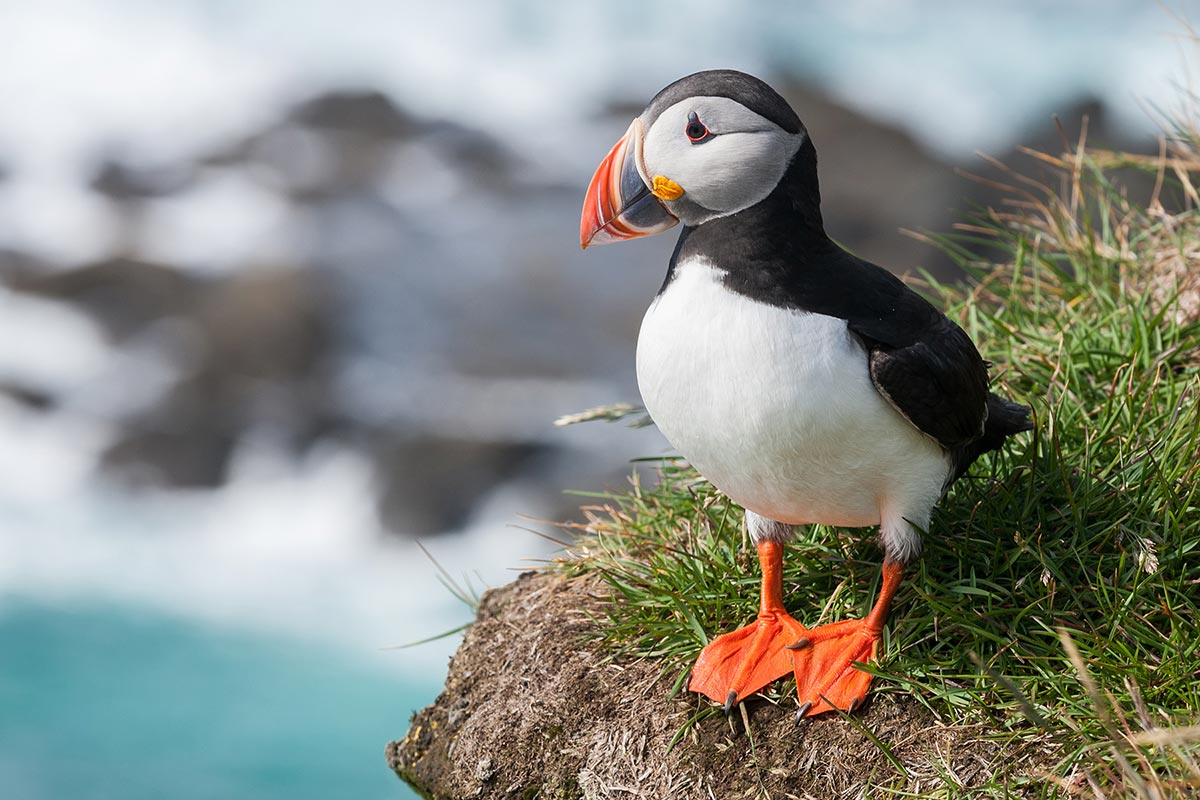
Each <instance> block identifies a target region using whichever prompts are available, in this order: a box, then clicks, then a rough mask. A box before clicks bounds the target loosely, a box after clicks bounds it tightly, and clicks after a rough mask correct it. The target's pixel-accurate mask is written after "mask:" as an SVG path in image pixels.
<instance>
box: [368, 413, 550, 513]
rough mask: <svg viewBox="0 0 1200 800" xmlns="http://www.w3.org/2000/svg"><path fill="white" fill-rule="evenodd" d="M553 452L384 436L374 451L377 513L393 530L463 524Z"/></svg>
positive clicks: (519, 445) (530, 446)
mask: <svg viewBox="0 0 1200 800" xmlns="http://www.w3.org/2000/svg"><path fill="white" fill-rule="evenodd" d="M551 450H552V448H550V447H548V446H546V445H541V444H537V443H533V442H519V441H513V442H488V441H480V440H477V439H465V438H461V439H460V438H453V437H448V436H439V435H437V434H434V433H423V432H416V433H414V434H412V435H410V436H396V435H392V436H390V437H388V436H384V437H381V438H380V439H377V440H376V442H375V444H374V446H373V448H372V455H373V457H374V461H375V465H376V469H377V472H378V475H379V484H380V485H379V492H380V494H379V513H380V518H381V519H382V520H383V522H384V524H385V525H386V526H387V527H388V528H389V529H391V530H394V531H397V532H403V533H405V534H407V535H412V536H427V535H431V534H438V533H445V532H447V531H452V530H455V529H457V528H459V527H461V526H462V525H463V523H465V522H466V521H467V520H468V519H469V518H470V517H471V514H472V512H473V511H474V509H475V508H476V505H477V503H478V502H479V500H480V499H481V498H482V497H483V496H484V495H485V494H487V493H488V492H490V491H491V490H492V489H493V488H495V487H496V486H497V485H498V484H500V483H503V482H505V481H506V480H508V479H510V478H512V477H513V476H515V475H518V474H520V473H521V472H523V471H524V470H526V469H528V468H529V466H530V462H531V461H533V460H534V459H537V458H539V457H541V456H545V455H547V454H548V453H549V452H550V451H551Z"/></svg>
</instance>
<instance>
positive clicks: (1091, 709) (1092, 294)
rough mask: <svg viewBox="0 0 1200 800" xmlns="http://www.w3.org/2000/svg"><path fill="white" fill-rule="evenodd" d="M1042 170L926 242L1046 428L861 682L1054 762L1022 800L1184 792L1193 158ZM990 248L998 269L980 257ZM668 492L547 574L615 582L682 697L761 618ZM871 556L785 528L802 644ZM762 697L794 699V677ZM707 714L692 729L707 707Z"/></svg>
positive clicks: (696, 487)
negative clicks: (963, 274) (725, 643)
mask: <svg viewBox="0 0 1200 800" xmlns="http://www.w3.org/2000/svg"><path fill="white" fill-rule="evenodd" d="M1030 155H1031V156H1034V157H1035V158H1036V159H1037V164H1038V167H1037V168H1038V169H1039V170H1040V171H1042V172H1043V173H1045V174H1044V175H1043V176H1042V177H1041V178H1039V179H1034V178H1030V177H1026V176H1023V175H1018V174H1016V173H1011V178H1012V180H1011V181H1010V185H1009V187H1008V188H1009V189H1010V194H1011V196H1012V200H1011V201H1010V202H1008V203H1006V204H1005V205H1004V206H1002V207H1001V208H1000V209H998V210H989V211H987V212H984V213H981V214H979V215H977V217H976V218H975V219H974V220H973V221H972V222H971V223H970V224H967V225H964V226H962V227H961V229H960V230H958V231H957V232H956V233H955V234H953V235H952V236H947V237H941V238H939V239H938V244H940V245H941V246H942V247H944V248H946V249H947V250H948V251H949V252H951V253H953V254H956V255H958V256H960V257H961V259H962V261H963V262H964V266H965V267H966V268H967V269H968V270H969V271H970V273H971V276H972V283H971V285H970V286H969V287H966V288H963V287H957V286H945V285H937V284H933V283H928V284H927V285H926V288H927V290H928V292H929V293H930V296H931V297H932V298H933V299H934V300H935V302H936V303H937V304H939V305H940V306H941V307H943V308H945V309H946V310H947V313H948V314H949V316H950V317H951V318H952V319H954V320H956V321H957V322H958V323H959V324H960V325H962V326H963V328H964V329H965V330H966V331H967V332H968V333H969V334H970V335H971V337H972V338H973V339H974V340H975V342H976V343H977V344H978V345H979V348H980V351H981V352H982V353H983V354H984V357H985V358H988V359H990V360H991V361H993V362H994V366H993V369H992V374H993V385H994V387H996V388H998V390H999V391H1001V392H1002V393H1003V394H1005V395H1006V396H1010V397H1013V398H1015V399H1018V400H1020V401H1021V402H1024V403H1027V404H1029V405H1031V406H1032V407H1033V408H1034V414H1035V417H1036V430H1035V431H1034V432H1032V433H1029V434H1023V435H1021V436H1019V437H1017V438H1016V439H1014V440H1013V441H1011V443H1010V444H1009V446H1008V447H1007V448H1006V449H1005V450H1004V451H1003V452H1000V453H997V454H993V455H991V456H988V457H985V458H984V459H982V460H981V461H980V462H979V463H977V464H976V465H975V467H974V468H973V469H972V470H971V472H970V474H969V475H968V476H967V477H965V478H964V479H962V480H960V481H959V482H958V483H957V484H956V485H955V486H954V488H953V489H952V490H951V492H950V493H949V495H948V496H947V497H946V498H945V499H944V500H943V501H942V503H941V504H940V506H939V509H938V511H937V512H935V517H934V521H933V524H932V528H931V530H930V532H929V535H928V536H927V537H926V550H925V555H924V557H923V559H922V560H921V561H920V562H919V563H918V564H917V565H916V566H915V567H914V568H913V569H912V570H911V571H910V577H909V579H908V580H907V581H906V583H905V585H904V588H903V589H902V591H901V594H900V596H899V597H898V599H897V602H896V604H895V606H894V611H893V614H892V618H891V621H890V624H889V626H888V631H887V634H886V638H885V643H884V645H883V646H882V647H881V654H880V655H881V657H880V659H879V662H878V664H876V665H874V666H872V667H870V669H871V671H873V672H875V673H876V674H877V675H878V678H877V680H876V682H875V688H874V692H875V693H876V694H879V693H900V694H904V695H911V696H912V697H914V698H917V699H918V700H919V701H920V702H921V703H922V704H924V705H925V706H926V707H927V708H928V709H929V710H930V711H931V712H932V713H933V714H934V715H935V716H936V717H937V719H938V720H940V721H942V722H944V723H945V724H947V725H979V724H981V723H983V724H986V725H987V727H988V728H989V729H992V730H997V731H1000V732H1001V735H1003V736H1006V737H1011V739H1012V740H1025V741H1028V742H1030V744H1031V746H1036V747H1037V748H1039V749H1040V750H1042V752H1050V753H1051V754H1052V755H1053V763H1055V764H1056V767H1055V769H1054V770H1053V771H1052V772H1053V774H1048V775H1045V776H1034V777H1031V778H1030V779H1029V783H1028V784H1027V786H1025V787H1024V789H1023V790H1022V791H1023V792H1027V791H1032V792H1034V793H1036V794H1045V795H1048V796H1057V795H1059V794H1063V795H1064V796H1070V795H1074V794H1076V793H1078V792H1082V793H1084V794H1088V795H1094V796H1118V795H1126V794H1127V795H1128V796H1136V797H1168V796H1195V795H1194V794H1193V793H1195V792H1200V766H1198V761H1200V749H1198V747H1197V744H1196V743H1197V741H1200V728H1197V727H1194V726H1196V725H1197V724H1198V723H1200V613H1198V607H1200V483H1198V481H1197V477H1198V475H1200V325H1198V324H1197V322H1196V317H1197V305H1198V302H1197V296H1196V294H1195V292H1196V284H1197V274H1198V273H1197V270H1198V269H1200V267H1197V266H1196V264H1197V262H1196V258H1197V252H1198V250H1200V214H1197V213H1196V211H1194V210H1192V209H1194V208H1195V207H1196V206H1197V205H1200V197H1197V193H1196V191H1195V189H1194V188H1193V187H1192V184H1191V180H1190V178H1191V175H1192V174H1193V171H1194V170H1196V169H1197V168H1200V164H1197V163H1196V159H1195V158H1194V157H1193V151H1192V149H1191V146H1190V144H1189V141H1188V140H1184V141H1180V142H1178V143H1177V144H1176V146H1175V147H1174V148H1173V149H1172V150H1171V151H1170V152H1165V153H1164V155H1163V156H1162V157H1160V158H1155V159H1140V160H1139V159H1137V158H1135V157H1128V156H1124V155H1121V154H1114V153H1103V152H1090V151H1088V150H1087V149H1086V148H1085V147H1083V145H1082V144H1081V145H1080V146H1079V148H1078V149H1075V150H1074V151H1072V152H1069V153H1067V154H1065V155H1063V156H1061V157H1052V156H1048V155H1045V154H1034V153H1031V154H1030ZM1131 165H1132V166H1133V167H1142V168H1145V169H1147V170H1149V172H1150V180H1152V181H1153V182H1154V188H1153V190H1152V191H1153V194H1152V195H1151V196H1150V197H1149V198H1148V199H1143V200H1142V201H1140V202H1134V201H1131V200H1130V199H1129V198H1128V197H1127V196H1126V195H1125V194H1123V193H1122V191H1121V189H1120V188H1119V187H1118V185H1117V184H1116V183H1115V182H1114V171H1115V170H1118V169H1129V168H1130V166H1131ZM1168 196H1170V197H1169V198H1168ZM1167 199H1170V200H1171V201H1172V202H1175V203H1176V206H1175V207H1176V208H1183V209H1185V210H1183V211H1178V212H1174V213H1171V212H1168V211H1167V210H1165V208H1164V202H1165V201H1166V200H1167ZM1168 205H1169V204H1168ZM967 245H972V246H973V247H972V250H971V251H968V249H967ZM980 245H983V246H986V247H987V248H989V249H988V252H989V253H991V254H992V256H993V257H992V258H991V259H990V261H991V262H992V263H987V264H981V263H979V262H978V261H977V260H972V259H977V258H978V257H977V256H972V255H971V252H976V253H977V252H978V248H979V246H980ZM1189 282H1190V284H1189ZM662 475H663V479H662V481H661V482H660V483H659V485H658V486H657V487H656V488H653V489H646V488H643V487H642V486H640V485H637V484H636V483H635V485H633V487H632V490H631V491H630V492H629V493H627V494H614V495H605V496H602V497H599V498H598V499H597V502H596V504H595V505H593V506H591V507H589V508H588V509H587V512H588V515H589V516H588V522H587V524H586V525H582V526H580V531H579V534H580V538H579V540H578V542H577V543H576V544H575V545H574V546H573V548H572V552H571V554H570V555H569V557H568V558H565V559H563V560H562V561H561V562H559V564H558V568H560V569H562V570H565V571H567V572H569V573H572V574H579V573H588V574H594V575H599V576H600V577H601V578H602V579H603V581H604V582H605V583H607V585H608V587H609V588H610V589H611V590H612V593H613V597H614V598H615V599H614V600H613V602H611V603H609V604H608V605H607V606H605V608H604V611H603V612H602V613H601V614H600V615H599V617H598V619H597V621H598V623H599V626H598V627H599V630H600V632H601V633H600V635H601V636H602V637H603V639H604V642H605V646H606V648H607V650H608V651H609V652H611V654H612V656H613V657H614V658H637V659H653V660H655V662H656V663H657V664H660V665H661V668H662V670H663V671H664V672H666V673H668V674H670V675H673V676H675V677H676V680H675V683H674V685H675V687H676V691H677V692H681V691H682V687H683V686H684V683H685V680H686V676H687V673H688V670H689V669H690V667H691V664H692V662H693V661H694V659H695V658H696V655H697V654H698V653H699V651H700V649H701V648H702V647H703V646H704V645H705V644H706V643H707V641H708V639H709V637H712V636H715V635H717V634H719V633H721V632H724V631H728V630H732V629H733V628H735V627H738V626H740V625H743V624H746V623H747V622H748V621H749V620H751V619H752V618H753V617H754V615H755V613H756V612H757V602H758V589H757V587H758V580H759V575H758V568H757V561H756V559H755V556H754V551H753V548H752V547H751V546H750V545H749V541H748V539H747V537H746V534H745V531H744V530H743V527H742V514H741V510H740V509H739V508H736V507H735V506H734V505H733V504H732V503H730V502H729V501H728V500H727V499H726V498H724V497H723V496H721V495H720V494H719V493H718V492H717V491H716V490H715V489H713V488H712V487H711V486H710V485H708V484H707V483H706V482H704V481H703V480H702V479H700V478H699V477H698V476H697V475H696V474H695V473H694V472H692V471H690V470H689V469H688V468H687V467H686V466H683V465H680V464H677V463H673V462H670V461H666V462H663V464H662ZM880 558H881V555H880V552H879V551H878V549H877V548H876V546H875V544H874V543H873V541H872V540H871V535H870V532H868V531H862V530H839V529H833V528H826V527H815V528H811V529H799V530H798V532H797V538H796V539H795V541H794V542H793V543H791V544H790V545H789V546H788V548H787V552H786V561H785V572H784V590H785V598H786V601H787V604H788V610H789V611H790V612H791V613H792V614H793V615H795V616H796V618H797V619H799V620H801V621H803V622H804V623H805V624H808V625H815V624H818V623H821V622H827V621H832V620H836V619H841V618H844V617H847V616H860V615H863V614H865V613H866V611H867V610H868V609H869V608H870V605H871V603H872V601H873V599H874V597H875V593H876V592H877V591H878V588H879V586H878V584H879V561H880ZM770 697H771V698H774V699H776V700H777V701H778V702H781V703H787V702H791V703H793V704H794V703H795V699H794V695H793V687H792V686H789V685H787V683H786V682H781V683H779V684H777V685H776V686H775V687H774V688H773V689H772V691H771V693H770ZM695 703H696V714H695V715H694V716H693V717H692V719H691V721H690V722H689V723H688V724H689V725H693V724H695V723H696V722H698V721H700V720H703V719H705V718H706V717H708V716H711V715H713V714H717V713H719V710H718V709H716V708H715V707H713V706H711V705H710V704H709V703H708V702H707V701H705V700H703V699H701V698H695ZM686 732H687V728H686V726H685V728H684V729H683V730H681V731H680V735H686ZM877 744H878V746H879V747H880V748H881V749H883V750H884V751H885V752H886V751H887V750H888V746H889V745H888V742H885V741H878V742H877ZM891 761H892V763H893V766H894V767H895V769H896V771H897V778H902V777H903V772H904V771H905V765H904V764H903V763H902V762H901V761H900V760H899V759H891ZM944 783H945V791H944V792H942V793H941V794H939V796H942V795H949V796H955V795H956V788H957V785H956V782H955V778H954V775H953V774H950V773H947V774H945V775H944ZM883 784H884V785H882V786H881V787H880V789H879V796H885V789H886V784H887V781H886V780H884V781H883ZM902 784H903V781H902V780H898V781H897V785H902ZM991 788H992V789H993V794H994V796H1009V794H1008V793H1009V792H1011V791H1013V788H1014V787H1012V786H1008V787H1005V786H1000V785H995V786H993V787H991ZM972 796H989V795H988V793H987V792H986V791H984V792H982V793H981V792H980V791H979V790H975V791H973V793H972Z"/></svg>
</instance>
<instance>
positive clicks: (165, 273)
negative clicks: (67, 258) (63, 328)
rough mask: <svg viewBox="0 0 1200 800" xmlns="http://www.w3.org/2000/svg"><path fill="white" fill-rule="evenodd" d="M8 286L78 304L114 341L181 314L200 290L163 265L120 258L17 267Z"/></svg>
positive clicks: (197, 284)
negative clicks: (73, 265)
mask: <svg viewBox="0 0 1200 800" xmlns="http://www.w3.org/2000/svg"><path fill="white" fill-rule="evenodd" d="M10 286H11V288H13V289H15V290H18V291H23V292H28V293H30V294H35V295H39V296H42V297H48V298H53V299H57V300H63V301H66V302H69V303H71V304H73V305H76V306H78V307H80V308H81V309H83V310H84V311H86V312H87V313H88V314H90V315H91V316H93V317H94V318H95V319H96V321H97V322H99V323H100V324H101V326H103V328H104V330H105V332H106V333H107V334H108V336H109V337H110V338H111V339H112V340H114V341H122V340H124V339H126V338H128V337H129V336H131V335H133V334H135V333H136V332H138V331H139V330H141V329H142V328H143V327H144V326H146V325H147V324H149V323H150V322H153V321H155V320H158V319H162V318H163V317H167V316H176V315H180V314H185V313H187V312H188V311H190V310H191V309H193V308H194V307H195V305H196V303H197V300H198V298H199V295H200V293H201V292H202V291H203V287H202V285H201V282H199V281H197V280H196V279H194V278H192V277H190V276H188V275H186V274H184V273H182V272H180V271H178V270H175V269H172V268H171V267H169V266H167V265H165V264H155V263H151V262H148V261H140V260H138V259H134V258H124V257H117V258H110V259H105V260H103V261H97V262H95V263H92V264H87V265H84V266H81V267H76V268H73V269H67V270H62V271H56V272H49V271H45V270H36V271H34V270H23V271H21V272H20V273H19V274H18V275H16V276H14V277H13V278H12V279H11V280H10Z"/></svg>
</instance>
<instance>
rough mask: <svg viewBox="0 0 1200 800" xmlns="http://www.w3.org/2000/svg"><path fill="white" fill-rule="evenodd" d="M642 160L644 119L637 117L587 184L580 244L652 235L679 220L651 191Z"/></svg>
mask: <svg viewBox="0 0 1200 800" xmlns="http://www.w3.org/2000/svg"><path fill="white" fill-rule="evenodd" d="M641 160H642V121H641V120H640V119H635V120H634V121H633V124H632V125H630V126H629V130H628V131H626V132H625V135H624V136H622V137H621V140H620V141H619V142H617V143H616V145H614V146H613V149H612V150H610V151H609V153H608V155H607V156H605V158H604V160H603V161H601V162H600V166H599V167H597V168H596V174H595V175H593V176H592V182H591V183H590V184H588V190H587V197H585V198H584V200H583V217H582V218H581V219H580V221H579V244H580V246H581V247H583V249H585V250H586V249H587V248H588V245H599V244H609V243H610V242H619V241H621V240H622V239H636V238H637V237H639V236H652V235H654V234H656V233H661V232H662V231H665V230H666V229H667V228H670V227H672V226H673V225H675V224H677V223H678V222H679V220H678V218H676V217H675V216H674V215H673V214H671V212H670V211H668V210H667V207H666V206H665V205H663V203H662V202H661V201H660V200H659V199H658V198H657V197H655V196H654V195H653V194H652V193H651V191H650V186H648V185H647V183H646V179H645V178H644V177H643V175H644V173H645V167H644V166H642V165H641Z"/></svg>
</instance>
